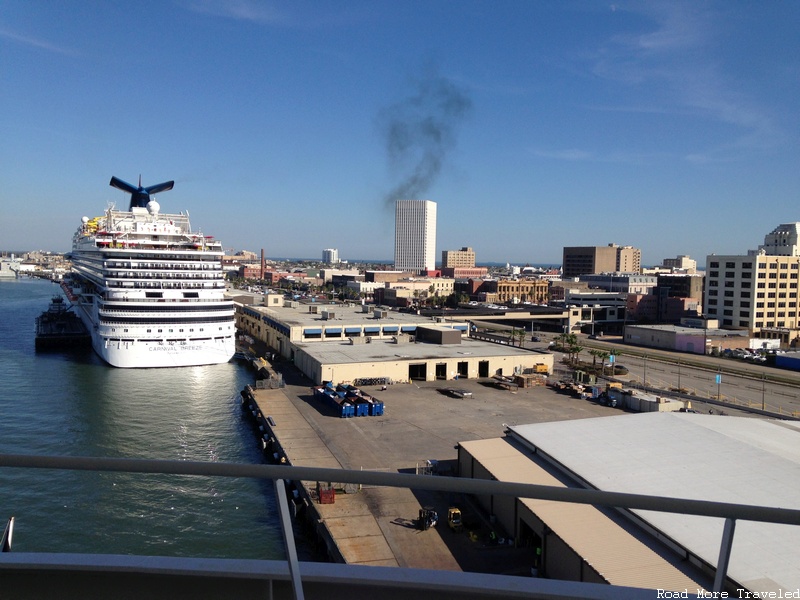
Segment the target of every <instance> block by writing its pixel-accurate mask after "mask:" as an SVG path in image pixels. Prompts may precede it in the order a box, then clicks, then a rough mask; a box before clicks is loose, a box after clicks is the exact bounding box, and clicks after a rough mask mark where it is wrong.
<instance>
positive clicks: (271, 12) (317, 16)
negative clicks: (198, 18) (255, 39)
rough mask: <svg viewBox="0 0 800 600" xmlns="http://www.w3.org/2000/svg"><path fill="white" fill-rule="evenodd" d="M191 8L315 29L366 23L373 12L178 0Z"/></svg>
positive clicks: (253, 0) (257, 0)
mask: <svg viewBox="0 0 800 600" xmlns="http://www.w3.org/2000/svg"><path fill="white" fill-rule="evenodd" d="M179 1H180V3H181V6H183V7H184V8H186V9H187V10H189V11H192V12H195V13H199V14H204V15H209V16H212V17H219V18H223V19H231V20H235V21H244V22H247V23H252V24H254V25H272V26H280V27H290V28H300V29H315V28H324V27H338V26H342V25H353V24H363V23H365V22H369V21H370V20H372V19H373V18H374V17H373V12H374V11H371V10H366V9H362V8H357V7H350V6H344V7H338V6H334V5H331V6H328V5H326V4H324V3H322V4H320V3H314V2H301V1H300V0H295V1H294V2H290V3H278V2H274V1H268V0H179Z"/></svg>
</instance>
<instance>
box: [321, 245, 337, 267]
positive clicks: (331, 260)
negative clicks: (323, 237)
mask: <svg viewBox="0 0 800 600" xmlns="http://www.w3.org/2000/svg"><path fill="white" fill-rule="evenodd" d="M322 262H324V263H325V264H326V265H335V264H337V263H338V262H339V250H337V249H336V248H325V250H323V251H322Z"/></svg>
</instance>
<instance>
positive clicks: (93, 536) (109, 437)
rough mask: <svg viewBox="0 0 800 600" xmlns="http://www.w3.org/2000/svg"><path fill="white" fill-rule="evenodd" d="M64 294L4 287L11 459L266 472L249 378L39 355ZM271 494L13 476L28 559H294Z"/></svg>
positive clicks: (233, 484) (1, 501)
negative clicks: (249, 407) (54, 300)
mask: <svg viewBox="0 0 800 600" xmlns="http://www.w3.org/2000/svg"><path fill="white" fill-rule="evenodd" d="M54 294H60V288H59V287H58V286H57V285H55V284H53V283H50V282H47V281H41V280H36V279H20V280H11V281H2V280H0V452H4V453H19V454H41V455H68V456H103V457H106V456H109V457H126V458H154V459H173V460H174V459H177V460H197V461H223V462H245V463H261V462H263V458H262V455H261V452H260V448H259V446H258V444H257V440H256V437H255V434H254V432H253V430H252V427H251V425H250V423H249V421H247V420H246V419H244V418H243V416H242V413H241V409H240V408H239V391H240V390H241V389H242V388H243V387H244V386H245V385H246V384H248V383H251V382H252V380H253V374H252V372H251V371H249V370H248V369H247V368H246V367H245V366H242V365H240V364H237V363H235V362H231V363H228V364H225V365H214V366H206V367H186V368H166V369H115V368H113V367H110V366H107V365H106V364H105V363H104V362H103V361H102V360H100V359H99V358H98V357H97V356H96V355H95V354H94V353H93V352H92V351H91V350H85V351H80V352H73V353H56V352H51V353H36V352H35V350H34V321H35V318H36V316H37V315H38V314H39V313H41V312H42V311H44V310H46V309H47V306H48V304H49V302H50V298H51V297H52V296H53V295H54ZM271 486H272V484H271V482H259V481H252V480H239V479H232V478H200V477H190V476H164V475H138V474H117V473H109V474H102V473H89V472H55V471H50V470H39V469H34V470H22V469H3V468H0V526H3V525H4V524H5V521H6V519H7V518H8V517H10V516H14V517H16V527H15V531H14V551H19V552H86V553H108V554H142V555H161V556H208V557H222V558H263V559H274V558H282V557H283V544H282V541H281V533H280V525H279V522H278V518H277V509H276V506H275V499H274V496H273V494H272V487H271Z"/></svg>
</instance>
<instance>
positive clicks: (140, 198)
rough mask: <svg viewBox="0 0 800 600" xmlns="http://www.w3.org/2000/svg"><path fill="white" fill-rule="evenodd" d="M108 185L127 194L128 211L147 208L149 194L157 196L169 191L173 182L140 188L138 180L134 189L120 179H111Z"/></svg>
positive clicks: (133, 186) (140, 184)
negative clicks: (136, 207) (129, 200)
mask: <svg viewBox="0 0 800 600" xmlns="http://www.w3.org/2000/svg"><path fill="white" fill-rule="evenodd" d="M109 185H110V186H111V187H115V188H117V189H118V190H122V191H123V192H128V193H129V194H130V195H131V205H130V207H129V208H128V210H131V209H132V208H133V207H134V206H140V207H142V208H147V203H148V202H149V201H150V194H158V193H159V192H166V191H169V190H171V189H172V186H174V185H175V182H174V181H165V182H164V183H157V184H155V185H149V186H147V187H142V182H141V179H140V180H139V187H136V186H135V185H131V184H130V183H128V182H127V181H122V179H118V178H117V177H112V178H111V182H110V183H109Z"/></svg>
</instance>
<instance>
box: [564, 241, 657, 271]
mask: <svg viewBox="0 0 800 600" xmlns="http://www.w3.org/2000/svg"><path fill="white" fill-rule="evenodd" d="M561 268H562V278H564V279H567V278H570V277H580V276H581V275H591V274H595V273H612V272H616V273H637V274H638V273H641V272H642V251H641V250H640V249H639V248H634V247H633V246H617V245H616V244H609V245H608V246H565V247H564V252H563V262H562V267H561Z"/></svg>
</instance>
